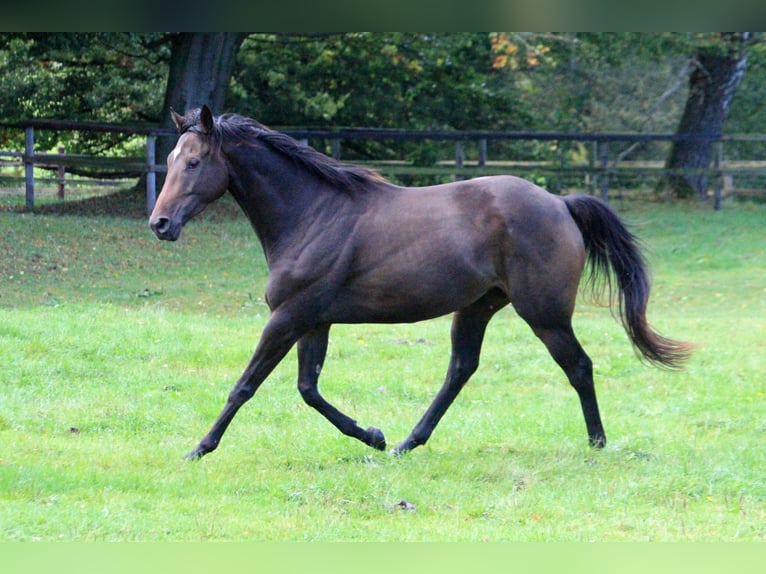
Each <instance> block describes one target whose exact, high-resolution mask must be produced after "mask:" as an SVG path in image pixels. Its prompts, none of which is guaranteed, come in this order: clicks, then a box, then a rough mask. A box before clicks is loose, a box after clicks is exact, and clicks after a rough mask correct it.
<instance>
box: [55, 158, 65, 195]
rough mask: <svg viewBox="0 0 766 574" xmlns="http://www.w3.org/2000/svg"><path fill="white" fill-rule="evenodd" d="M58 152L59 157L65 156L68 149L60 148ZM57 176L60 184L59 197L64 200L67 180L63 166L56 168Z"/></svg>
mask: <svg viewBox="0 0 766 574" xmlns="http://www.w3.org/2000/svg"><path fill="white" fill-rule="evenodd" d="M58 152H59V155H64V153H65V152H66V149H65V148H63V147H59V148H58ZM56 175H57V176H58V184H59V189H58V194H57V195H58V198H59V199H64V186H65V185H66V179H65V176H66V168H65V167H64V166H63V165H59V166H58V167H57V168H56Z"/></svg>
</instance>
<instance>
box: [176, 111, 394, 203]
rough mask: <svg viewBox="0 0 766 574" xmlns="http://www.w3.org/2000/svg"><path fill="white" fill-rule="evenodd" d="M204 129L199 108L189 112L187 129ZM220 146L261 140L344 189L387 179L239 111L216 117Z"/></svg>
mask: <svg viewBox="0 0 766 574" xmlns="http://www.w3.org/2000/svg"><path fill="white" fill-rule="evenodd" d="M187 131H190V132H194V133H204V130H203V128H202V126H201V124H200V114H199V110H192V111H190V112H187V114H186V115H185V116H184V121H183V124H182V127H181V133H184V132H187ZM210 135H211V136H212V137H213V138H214V139H215V141H216V145H218V146H220V145H221V144H222V143H223V142H224V141H237V142H244V143H248V142H254V141H255V140H258V141H261V142H263V143H265V144H267V145H269V146H270V147H271V148H272V149H274V150H276V151H278V152H279V153H281V154H283V155H286V156H287V157H289V158H291V159H293V160H294V161H296V162H297V163H298V164H300V165H302V166H304V167H305V168H307V169H308V170H309V171H311V172H313V173H315V174H316V175H318V176H319V177H321V178H322V179H323V180H324V181H326V182H327V183H329V184H331V185H333V186H335V187H337V188H339V189H342V190H344V191H354V190H358V189H360V188H362V187H364V185H366V184H370V183H380V182H382V181H385V179H384V178H383V176H381V175H380V174H379V173H378V172H377V171H375V170H373V169H369V168H366V167H361V166H358V165H352V164H347V163H342V162H340V161H338V160H336V159H333V158H331V157H329V156H327V155H325V154H323V153H320V152H318V151H317V150H315V149H314V148H312V147H311V146H308V145H305V144H302V143H300V142H298V141H296V140H295V139H293V138H291V137H290V136H288V135H287V134H284V133H282V132H278V131H274V130H272V129H270V128H268V127H266V126H265V125H263V124H261V123H260V122H257V121H256V120H254V119H251V118H247V117H245V116H241V115H238V114H223V115H221V116H218V117H216V118H215V125H214V128H213V133H212V134H210Z"/></svg>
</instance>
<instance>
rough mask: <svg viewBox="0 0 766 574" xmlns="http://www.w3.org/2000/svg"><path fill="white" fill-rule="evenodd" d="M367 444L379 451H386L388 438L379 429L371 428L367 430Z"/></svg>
mask: <svg viewBox="0 0 766 574" xmlns="http://www.w3.org/2000/svg"><path fill="white" fill-rule="evenodd" d="M367 435H368V441H367V444H368V445H370V446H371V447H372V448H374V449H377V450H386V437H385V436H383V431H381V430H380V429H379V428H375V427H369V428H368V429H367Z"/></svg>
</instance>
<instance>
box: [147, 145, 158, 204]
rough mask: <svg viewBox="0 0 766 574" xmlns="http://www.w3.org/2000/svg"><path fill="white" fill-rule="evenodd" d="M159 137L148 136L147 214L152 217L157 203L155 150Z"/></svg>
mask: <svg viewBox="0 0 766 574" xmlns="http://www.w3.org/2000/svg"><path fill="white" fill-rule="evenodd" d="M156 142H157V136H154V135H151V134H149V135H147V136H146V214H147V215H151V214H152V211H154V204H155V203H156V202H157V174H156V173H155V171H154V161H155V157H154V149H155V146H156Z"/></svg>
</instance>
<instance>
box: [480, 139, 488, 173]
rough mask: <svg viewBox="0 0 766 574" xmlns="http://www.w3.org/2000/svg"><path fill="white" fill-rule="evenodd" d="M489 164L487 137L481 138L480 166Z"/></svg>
mask: <svg viewBox="0 0 766 574" xmlns="http://www.w3.org/2000/svg"><path fill="white" fill-rule="evenodd" d="M485 165H487V138H481V139H480V140H479V167H484V166H485Z"/></svg>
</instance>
